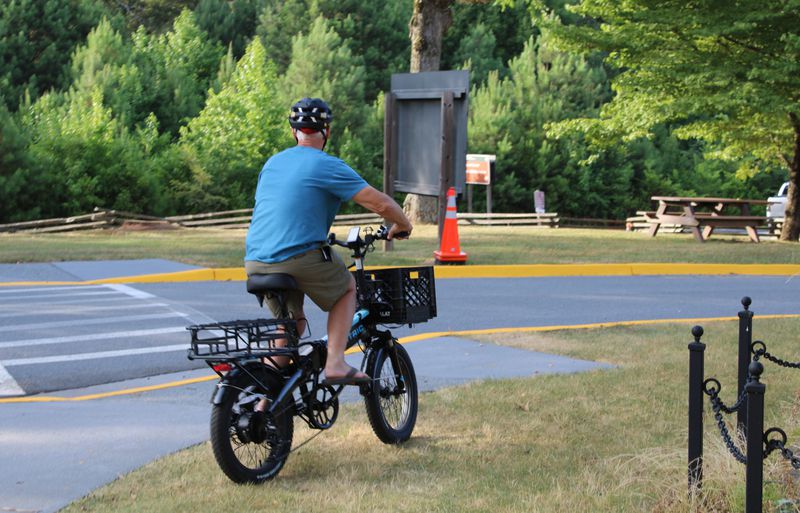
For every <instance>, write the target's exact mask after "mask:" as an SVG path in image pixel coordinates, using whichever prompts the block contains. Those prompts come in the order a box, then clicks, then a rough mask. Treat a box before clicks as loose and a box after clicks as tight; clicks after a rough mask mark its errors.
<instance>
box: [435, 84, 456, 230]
mask: <svg viewBox="0 0 800 513" xmlns="http://www.w3.org/2000/svg"><path fill="white" fill-rule="evenodd" d="M453 103H454V100H453V91H445V92H444V93H443V94H442V164H441V174H440V178H439V242H440V243H441V241H442V230H444V216H445V213H446V210H447V190H448V189H449V188H450V187H453V186H454V176H453V143H454V142H455V140H454V137H453Z"/></svg>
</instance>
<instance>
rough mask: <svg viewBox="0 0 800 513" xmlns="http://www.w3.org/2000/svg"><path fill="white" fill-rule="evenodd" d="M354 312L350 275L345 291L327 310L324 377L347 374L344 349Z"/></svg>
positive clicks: (354, 295) (354, 293) (362, 375)
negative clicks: (326, 347)
mask: <svg viewBox="0 0 800 513" xmlns="http://www.w3.org/2000/svg"><path fill="white" fill-rule="evenodd" d="M355 312H356V282H355V280H354V279H353V278H352V277H351V278H350V284H349V285H348V287H347V292H345V293H344V295H343V296H342V297H340V298H339V299H338V300H337V301H336V303H334V305H333V308H331V311H330V312H328V358H327V361H326V363H325V378H326V379H337V378H343V377H345V376H347V373H348V372H350V369H351V368H352V367H350V366H349V365H348V364H347V362H345V360H344V351H345V348H346V347H347V335H348V333H349V332H350V327H351V326H352V323H353V314H355ZM366 377H368V376H367V375H366V374H364V373H363V372H359V373H357V374H356V375H355V376H354V378H355V379H360V378H366Z"/></svg>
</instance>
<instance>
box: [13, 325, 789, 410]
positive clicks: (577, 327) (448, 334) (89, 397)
mask: <svg viewBox="0 0 800 513" xmlns="http://www.w3.org/2000/svg"><path fill="white" fill-rule="evenodd" d="M758 318H759V319H793V318H800V314H772V315H759V316H758ZM738 319H739V318H738V317H696V318H692V319H646V320H638V321H615V322H597V323H589V324H566V325H554V326H522V327H516V328H487V329H480V330H453V331H435V332H430V333H421V334H419V335H411V336H408V337H402V338H400V339H398V341H399V342H400V343H401V344H408V343H411V342H419V341H421V340H429V339H432V338H440V337H458V336H468V335H494V334H498V333H525V332H545V331H563V330H582V329H594V328H614V327H619V326H644V325H651V324H669V323H683V324H685V323H693V322H719V321H735V320H738ZM359 351H360V349H359V348H358V347H352V348H350V349H349V350H348V351H347V352H346V354H353V353H357V352H359ZM217 378H218V376H217V375H216V374H212V375H209V376H203V377H199V378H191V379H184V380H180V381H171V382H167V383H162V384H160V385H152V386H146V387H136V388H129V389H123V390H116V391H113V392H103V393H99V394H88V395H80V396H75V397H59V396H36V397H8V398H4V399H0V404H8V403H45V402H68V401H89V400H93V399H104V398H108V397H116V396H121V395H131V394H139V393H142V392H151V391H154V390H164V389H167V388H175V387H180V386H184V385H191V384H193V383H202V382H205V381H212V380H215V379H217Z"/></svg>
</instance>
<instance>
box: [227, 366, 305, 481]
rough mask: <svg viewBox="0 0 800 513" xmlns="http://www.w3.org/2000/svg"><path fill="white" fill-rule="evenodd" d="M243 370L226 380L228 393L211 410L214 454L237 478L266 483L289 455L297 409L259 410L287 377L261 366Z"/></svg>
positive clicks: (236, 479)
mask: <svg viewBox="0 0 800 513" xmlns="http://www.w3.org/2000/svg"><path fill="white" fill-rule="evenodd" d="M248 370H250V372H251V373H252V374H253V375H254V376H255V377H256V378H257V380H256V379H253V377H251V376H249V375H247V374H246V373H241V374H239V375H238V376H235V377H233V378H231V380H230V381H229V382H228V383H227V384H226V388H227V392H226V393H225V396H224V397H223V399H222V401H221V403H220V404H218V405H214V408H213V410H212V412H211V447H212V449H213V451H214V458H215V459H216V460H217V464H218V465H219V467H220V468H221V469H222V471H223V472H224V473H225V475H226V476H228V478H230V479H231V481H234V482H236V483H261V482H263V481H267V480H270V479H272V478H273V477H275V476H276V475H277V474H278V472H280V470H281V468H283V465H284V463H286V458H287V457H288V456H289V451H290V449H291V447H292V435H293V432H294V421H293V417H292V412H289V411H287V412H278V413H277V414H275V415H269V414H266V413H263V412H258V411H256V405H258V404H259V402H260V401H261V400H262V399H266V402H267V408H268V407H269V405H271V404H272V402H273V400H274V399H275V397H276V396H277V395H278V392H280V389H281V384H282V382H281V379H280V378H279V377H278V376H276V375H274V374H273V373H272V372H269V371H267V370H265V369H263V368H261V367H250V368H249V369H248Z"/></svg>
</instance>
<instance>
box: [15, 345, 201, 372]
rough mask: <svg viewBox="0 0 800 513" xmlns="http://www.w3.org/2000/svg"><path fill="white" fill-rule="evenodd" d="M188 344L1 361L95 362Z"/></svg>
mask: <svg viewBox="0 0 800 513" xmlns="http://www.w3.org/2000/svg"><path fill="white" fill-rule="evenodd" d="M188 348H189V346H188V345H187V344H175V345H171V346H157V347H142V348H137V349H121V350H119V351H100V352H95V353H79V354H65V355H59V356H44V357H39V358H16V359H12V360H3V361H0V366H3V365H4V366H6V367H14V366H17V365H36V364H41V363H62V362H77V361H81V360H94V359H96V358H114V357H119V356H134V355H143V354H150V353H170V352H173V351H186V350H187V349H188Z"/></svg>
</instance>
